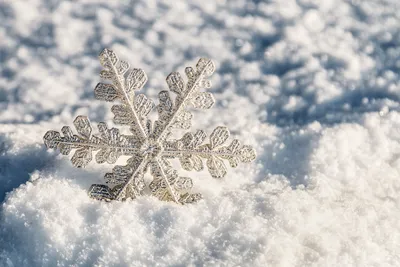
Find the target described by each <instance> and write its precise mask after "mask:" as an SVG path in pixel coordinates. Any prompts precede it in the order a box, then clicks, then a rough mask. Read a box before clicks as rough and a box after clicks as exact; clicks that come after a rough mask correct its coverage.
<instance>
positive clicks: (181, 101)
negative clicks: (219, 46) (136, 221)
mask: <svg viewBox="0 0 400 267" xmlns="http://www.w3.org/2000/svg"><path fill="white" fill-rule="evenodd" d="M99 58H100V63H101V65H102V66H103V67H104V70H102V71H101V73H100V77H101V78H103V79H105V80H108V81H109V83H99V84H98V85H97V86H96V88H95V89H94V93H95V96H96V98H97V99H100V100H105V101H118V102H119V103H118V104H116V105H114V106H113V107H112V108H111V111H112V112H113V113H114V115H115V117H114V122H115V123H116V124H122V125H129V126H130V132H131V133H132V134H129V135H124V134H121V133H120V132H119V130H118V129H117V128H111V129H109V128H108V127H107V125H106V124H105V123H104V122H100V123H99V124H98V125H97V127H98V130H99V134H96V135H94V134H93V133H92V130H93V129H92V126H91V124H90V122H89V119H88V118H87V117H85V116H78V117H77V118H76V119H75V120H74V126H75V128H76V131H77V134H74V133H73V132H72V130H71V128H70V127H68V126H64V127H63V128H62V129H61V133H60V132H57V131H48V132H47V133H46V134H45V136H44V143H45V145H46V146H47V147H48V148H58V149H59V150H60V152H61V153H62V154H64V155H68V154H69V153H70V152H71V151H72V150H75V152H74V155H73V156H72V158H71V161H72V164H73V165H74V166H76V167H78V168H80V167H85V166H86V165H87V164H88V163H89V162H90V161H91V160H92V158H93V153H95V159H96V162H97V163H104V162H107V163H110V164H114V163H115V162H116V161H117V159H118V158H119V157H121V156H129V159H128V160H127V164H126V165H125V166H115V167H114V168H113V170H112V172H111V173H107V174H106V175H105V177H104V178H105V180H106V183H107V184H108V185H102V184H94V185H92V186H91V188H90V189H89V195H90V196H91V197H93V198H95V199H99V200H107V201H110V200H125V199H128V198H132V199H133V198H136V197H138V196H140V195H142V194H143V192H145V187H146V183H145V179H144V174H145V172H146V171H147V170H148V169H150V173H151V175H152V176H153V180H152V182H151V183H150V184H149V185H148V187H149V189H150V192H151V194H153V195H154V196H156V197H158V198H159V199H160V200H167V201H174V202H177V203H181V204H185V203H191V202H195V201H197V200H199V199H200V198H201V195H200V194H198V193H191V189H192V186H193V182H192V180H191V179H190V178H187V177H180V176H179V175H178V173H177V171H176V170H175V169H174V168H173V167H172V165H171V163H170V162H169V159H174V158H176V159H179V161H180V163H181V165H182V167H183V169H185V170H188V171H191V170H196V171H200V170H203V168H204V163H203V160H205V165H206V166H207V168H208V170H209V172H210V174H211V176H212V177H214V178H222V177H224V176H225V175H226V173H227V170H226V166H225V164H224V162H223V160H227V161H228V162H229V164H230V165H231V166H232V167H236V166H237V165H238V163H239V162H250V161H252V160H254V159H255V157H256V153H255V150H254V149H253V148H252V147H250V146H241V145H240V142H239V141H238V140H236V139H235V140H233V141H232V142H231V143H230V144H229V145H226V142H227V139H228V137H229V131H228V129H227V128H226V127H222V126H220V127H217V128H216V129H215V130H214V131H213V132H212V134H211V135H210V138H209V142H206V141H205V140H206V137H207V136H206V133H205V132H204V131H202V130H198V131H196V132H194V133H191V132H188V133H186V134H184V135H183V137H182V138H180V139H178V140H175V139H171V138H169V137H170V135H171V131H172V129H173V128H178V129H189V128H190V127H191V119H192V114H191V113H190V112H189V111H188V110H187V109H188V108H189V107H194V108H199V109H209V108H211V107H212V106H213V104H214V102H215V100H214V98H213V96H212V94H211V93H208V92H201V91H200V90H201V89H203V88H210V86H211V83H210V81H208V80H207V77H209V76H210V75H211V74H212V73H213V72H214V69H215V66H214V64H213V62H212V61H211V60H209V59H206V58H201V59H200V60H199V61H198V62H197V65H196V68H191V67H187V68H186V69H185V72H186V76H187V82H186V83H185V82H184V80H183V79H182V77H181V75H180V74H179V73H178V72H173V73H171V74H169V75H168V77H167V83H168V86H169V89H170V91H172V92H174V93H175V94H176V97H175V99H173V98H172V97H171V95H170V92H169V91H162V92H160V93H159V104H158V106H157V111H158V120H156V121H155V122H154V123H152V122H151V121H150V120H149V119H148V114H149V112H150V111H151V110H152V109H153V107H154V106H155V105H154V103H153V101H152V100H150V99H148V98H147V97H146V96H145V95H143V94H138V95H137V94H136V92H137V91H139V90H140V89H142V87H143V86H144V84H145V83H146V81H147V76H146V74H145V73H144V71H143V70H142V69H132V70H130V72H129V73H128V70H129V68H130V66H129V64H128V63H127V62H126V61H122V60H119V59H118V57H117V56H116V54H115V53H114V52H113V51H111V50H109V49H104V50H103V51H102V52H101V53H100V55H99ZM127 73H128V74H127Z"/></svg>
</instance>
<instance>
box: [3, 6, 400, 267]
mask: <svg viewBox="0 0 400 267" xmlns="http://www.w3.org/2000/svg"><path fill="white" fill-rule="evenodd" d="M399 10H400V1H398V0H380V1H378V0H348V1H344V0H323V1H320V0H297V1H294V0H277V1H255V0H254V1H247V0H246V1H245V0H235V1H227V0H225V1H224V0H222V1H211V0H195V1H181V0H177V1H166V0H165V1H156V0H140V1H128V0H126V1H108V0H80V1H71V2H69V1H57V0H29V1H27V0H2V1H0V40H1V41H0V123H1V126H0V141H1V142H0V152H1V154H0V201H1V202H2V206H1V208H0V266H1V267H24V266H29V267H47V266H48V267H52V266H176V267H178V266H400V209H399V208H400V197H399V191H400V179H399V178H400V177H399V172H400V79H399V75H400V72H399V70H400V11H399ZM104 47H108V48H111V49H113V50H114V51H115V52H116V53H118V54H119V55H120V56H121V57H122V58H123V59H126V60H128V61H129V62H130V63H131V65H132V66H134V67H140V68H143V69H144V70H145V71H146V73H147V74H148V77H149V82H148V84H147V85H146V86H145V88H144V90H143V92H144V93H145V94H146V95H148V96H149V97H151V98H153V99H154V100H156V96H157V94H158V92H159V91H160V90H162V89H166V84H165V77H166V76H167V75H168V73H169V72H172V71H181V72H182V71H183V70H184V67H185V66H188V65H194V64H195V63H196V61H197V59H198V58H199V57H209V58H212V59H213V60H214V61H215V63H216V66H217V71H216V73H215V74H214V75H213V76H212V78H211V80H212V82H213V88H212V89H211V92H212V93H214V96H215V98H216V100H217V104H216V105H215V106H214V107H213V108H212V109H211V110H210V111H199V112H197V111H196V112H195V113H194V114H195V117H194V120H193V122H194V127H193V128H194V129H205V130H206V131H207V132H208V133H209V132H210V131H211V129H213V128H214V127H215V126H217V125H226V126H228V127H229V129H230V130H231V133H232V135H233V136H234V137H237V138H239V139H242V140H246V143H247V144H250V145H252V146H254V147H255V148H256V150H257V153H258V158H257V160H256V161H255V162H254V163H251V164H242V165H240V166H239V168H238V169H235V170H232V169H230V170H229V173H228V176H227V177H226V178H225V179H223V180H213V179H212V178H210V176H209V175H208V173H207V172H200V173H190V174H188V175H189V176H190V177H192V178H193V179H194V183H195V190H197V191H198V192H201V193H202V194H203V195H204V199H203V200H202V201H200V202H199V203H197V204H193V205H187V206H180V205H176V204H173V203H165V202H161V201H159V200H157V199H155V198H153V197H149V196H145V197H141V198H139V199H137V200H134V201H126V202H112V203H103V202H99V201H95V200H92V199H90V198H89V197H88V196H87V193H86V192H87V189H88V188H89V186H90V184H92V183H99V182H102V181H103V180H102V179H103V175H104V173H105V172H107V171H109V170H110V169H111V166H107V165H96V164H95V163H94V162H92V163H91V164H89V166H88V167H87V168H86V169H84V170H81V169H75V168H73V167H72V165H71V163H70V161H69V159H68V157H65V156H61V155H59V153H58V152H55V151H47V150H46V149H45V147H44V145H43V141H42V138H43V135H44V133H45V132H46V131H47V130H49V129H53V130H60V129H61V127H62V126H63V125H72V121H73V119H74V117H75V116H77V115H88V116H89V118H90V119H91V121H92V122H99V121H102V120H104V121H106V122H107V123H111V122H112V114H111V112H110V110H109V109H110V106H111V104H110V103H103V102H101V101H97V100H95V99H94V96H93V88H94V86H95V85H96V83H98V82H99V81H100V79H99V77H98V72H99V70H100V64H99V62H98V60H97V55H98V53H99V52H100V51H101V50H102V48H104Z"/></svg>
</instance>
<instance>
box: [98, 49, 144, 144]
mask: <svg viewBox="0 0 400 267" xmlns="http://www.w3.org/2000/svg"><path fill="white" fill-rule="evenodd" d="M99 57H100V60H101V62H102V64H103V66H104V67H106V68H108V70H109V71H110V72H111V75H109V74H106V75H102V76H103V77H104V78H107V79H110V78H111V79H112V80H113V82H114V83H116V84H115V85H116V87H117V89H118V90H119V91H120V93H122V99H121V100H122V102H123V103H124V104H125V105H127V106H128V108H129V110H130V113H131V115H132V117H133V120H134V123H135V124H136V125H137V127H138V129H139V133H140V135H141V136H140V137H141V139H145V138H146V137H147V134H146V131H145V129H144V128H143V125H142V122H141V121H140V118H139V116H138V114H137V112H136V109H135V107H134V105H133V97H134V91H133V90H132V91H130V93H131V94H132V97H130V96H129V95H128V91H127V89H126V87H125V83H126V81H125V76H124V73H125V71H127V69H129V64H128V63H127V62H124V61H122V62H121V63H122V64H123V65H125V66H123V67H120V69H117V62H118V58H117V56H116V55H115V53H114V52H113V51H112V50H109V49H104V50H103V51H102V52H101V53H100V56H99ZM121 63H120V64H121ZM134 71H135V70H134ZM142 73H143V75H144V72H142ZM142 73H141V74H142ZM132 78H136V77H132ZM143 79H144V80H145V81H147V77H145V76H144V77H143ZM145 81H144V82H142V85H141V86H143V85H144V83H145ZM99 85H102V84H99ZM96 88H98V87H96ZM139 89H140V88H139ZM95 90H96V89H95ZM119 95H121V94H119Z"/></svg>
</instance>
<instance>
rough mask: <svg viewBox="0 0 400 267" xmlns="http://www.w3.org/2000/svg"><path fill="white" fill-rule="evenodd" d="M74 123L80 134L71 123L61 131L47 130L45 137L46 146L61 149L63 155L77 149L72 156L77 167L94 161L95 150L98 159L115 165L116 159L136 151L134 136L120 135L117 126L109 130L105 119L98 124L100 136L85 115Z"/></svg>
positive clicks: (98, 161)
mask: <svg viewBox="0 0 400 267" xmlns="http://www.w3.org/2000/svg"><path fill="white" fill-rule="evenodd" d="M74 126H75V128H76V130H77V132H78V134H73V132H72V130H71V128H70V127H68V126H64V127H63V128H62V129H61V133H62V134H63V136H62V135H61V133H60V132H57V131H48V132H47V133H46V134H45V136H44V143H45V145H46V146H47V148H58V149H59V150H60V152H61V154H63V155H68V154H69V153H70V152H71V150H73V149H76V151H75V153H74V155H73V156H72V158H71V162H72V164H73V165H74V166H75V167H78V168H81V167H85V166H86V165H87V164H88V163H89V162H90V161H92V159H93V156H92V153H93V151H98V152H97V154H96V157H95V158H96V162H97V163H104V162H108V163H110V164H113V163H115V162H116V161H117V159H118V158H119V157H120V156H122V155H124V156H131V155H133V154H135V153H136V152H137V146H138V142H137V140H135V139H134V138H133V137H132V136H126V135H121V134H120V133H119V130H118V129H116V128H111V129H108V128H107V125H106V124H105V123H103V122H101V123H99V124H98V129H99V132H100V135H99V136H97V135H92V126H91V124H90V121H89V119H88V118H87V117H85V116H78V117H76V119H75V120H74Z"/></svg>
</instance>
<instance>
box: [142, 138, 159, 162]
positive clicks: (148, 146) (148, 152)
mask: <svg viewBox="0 0 400 267" xmlns="http://www.w3.org/2000/svg"><path fill="white" fill-rule="evenodd" d="M161 150H162V149H161V146H160V144H159V143H158V142H156V141H154V140H152V139H148V140H146V141H145V142H144V143H143V145H142V146H141V148H140V152H141V154H142V155H143V156H148V157H150V158H155V157H157V156H158V155H159V154H160V152H161Z"/></svg>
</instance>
